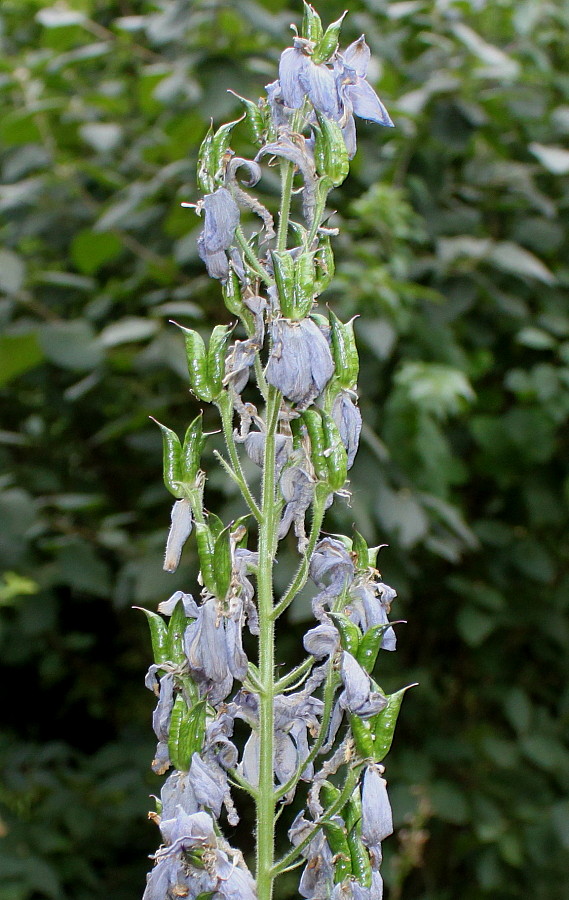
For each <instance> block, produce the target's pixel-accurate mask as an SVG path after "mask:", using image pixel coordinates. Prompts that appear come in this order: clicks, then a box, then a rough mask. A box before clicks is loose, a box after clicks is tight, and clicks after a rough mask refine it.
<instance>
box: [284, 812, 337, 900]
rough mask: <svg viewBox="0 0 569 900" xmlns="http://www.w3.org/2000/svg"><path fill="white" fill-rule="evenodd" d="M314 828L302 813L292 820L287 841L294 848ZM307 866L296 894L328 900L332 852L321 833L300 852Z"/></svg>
mask: <svg viewBox="0 0 569 900" xmlns="http://www.w3.org/2000/svg"><path fill="white" fill-rule="evenodd" d="M313 827H314V823H313V822H310V821H309V820H308V819H305V818H304V816H303V814H302V812H300V813H298V815H297V816H296V818H295V819H294V821H293V823H292V825H291V827H290V829H289V832H288V836H289V840H290V842H291V844H292V845H293V846H294V847H296V846H297V845H298V844H299V843H300V842H301V841H302V840H303V839H304V838H305V837H306V836H307V835H308V832H309V831H310V830H311V829H312V828H313ZM302 855H303V857H304V858H305V859H306V860H307V864H306V866H305V868H304V870H303V873H302V877H301V879H300V884H299V886H298V892H299V894H300V895H301V896H302V897H306V898H307V900H328V898H329V897H330V892H331V890H332V885H333V883H334V865H333V862H332V858H333V857H332V851H331V850H330V847H329V846H328V841H327V840H326V838H325V837H324V834H323V832H322V831H318V832H317V834H316V835H315V836H314V837H313V839H312V840H311V841H310V843H309V844H308V845H307V846H306V847H305V848H304V850H302Z"/></svg>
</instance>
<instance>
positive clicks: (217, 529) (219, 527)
mask: <svg viewBox="0 0 569 900" xmlns="http://www.w3.org/2000/svg"><path fill="white" fill-rule="evenodd" d="M207 524H208V528H209V530H210V532H211V536H212V538H213V539H214V541H215V539H216V538H218V537H219V535H220V534H221V532H222V531H223V529H224V528H225V525H224V524H223V522H222V520H221V519H220V518H219V516H216V514H215V513H214V512H209V513H208V514H207Z"/></svg>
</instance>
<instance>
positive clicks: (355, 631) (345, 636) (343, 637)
mask: <svg viewBox="0 0 569 900" xmlns="http://www.w3.org/2000/svg"><path fill="white" fill-rule="evenodd" d="M328 616H329V617H330V618H331V619H332V621H333V623H334V625H335V626H336V628H337V629H338V633H339V635H340V644H341V647H342V650H347V651H348V653H351V654H352V656H354V657H356V658H357V653H358V647H359V645H360V638H361V636H362V635H361V631H360V629H359V628H358V626H357V625H355V624H354V622H352V620H351V619H350V618H348V616H345V615H344V613H338V612H335V613H333V612H331V613H328Z"/></svg>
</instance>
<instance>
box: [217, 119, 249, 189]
mask: <svg viewBox="0 0 569 900" xmlns="http://www.w3.org/2000/svg"><path fill="white" fill-rule="evenodd" d="M241 121H242V118H241V119H235V121H234V122H226V123H225V125H222V126H221V128H218V130H217V131H216V132H215V134H214V136H213V140H212V146H211V160H212V167H213V171H212V174H213V177H214V178H215V179H216V180H217V181H218V182H220V183H223V175H224V174H225V173H224V168H223V158H224V156H225V154H226V152H227V150H228V148H229V141H230V140H231V132H232V131H233V129H234V128H235V126H236V125H237V123H238V122H241Z"/></svg>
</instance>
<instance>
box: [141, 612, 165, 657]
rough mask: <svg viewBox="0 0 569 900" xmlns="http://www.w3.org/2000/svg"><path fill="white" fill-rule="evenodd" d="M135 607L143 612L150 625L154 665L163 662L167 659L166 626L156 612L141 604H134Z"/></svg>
mask: <svg viewBox="0 0 569 900" xmlns="http://www.w3.org/2000/svg"><path fill="white" fill-rule="evenodd" d="M134 608H135V609H141V610H142V612H143V613H144V614H145V616H146V619H147V621H148V625H149V627H150V641H151V643H152V656H153V658H154V662H155V663H156V665H160V663H164V662H166V661H167V660H168V651H167V637H168V628H167V626H166V622H165V621H164V619H163V618H162V616H160V615H158V613H155V612H151V610H149V609H144V607H142V606H135V607H134Z"/></svg>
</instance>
